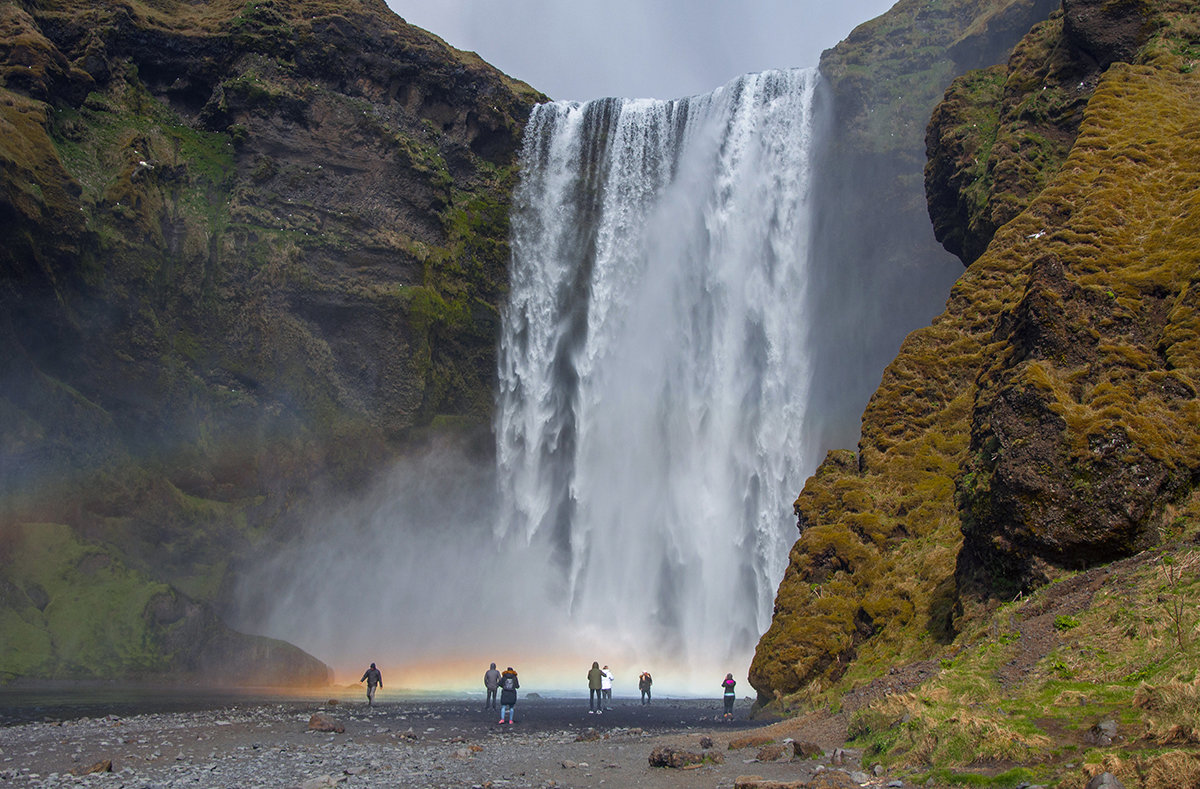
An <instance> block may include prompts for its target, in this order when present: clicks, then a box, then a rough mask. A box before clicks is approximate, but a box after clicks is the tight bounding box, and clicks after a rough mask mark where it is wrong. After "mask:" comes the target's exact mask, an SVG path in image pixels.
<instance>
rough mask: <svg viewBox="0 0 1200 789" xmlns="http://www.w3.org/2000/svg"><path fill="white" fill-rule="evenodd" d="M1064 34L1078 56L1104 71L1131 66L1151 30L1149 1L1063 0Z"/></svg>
mask: <svg viewBox="0 0 1200 789" xmlns="http://www.w3.org/2000/svg"><path fill="white" fill-rule="evenodd" d="M1062 9H1063V35H1064V37H1065V38H1066V41H1067V43H1069V44H1070V45H1071V47H1072V48H1074V49H1075V50H1076V51H1077V52H1078V53H1080V54H1081V55H1083V56H1084V57H1085V58H1088V59H1090V60H1092V61H1094V62H1095V64H1096V67H1097V68H1099V69H1101V70H1103V69H1106V68H1108V67H1109V66H1111V65H1112V64H1113V63H1116V62H1118V61H1120V62H1124V63H1128V62H1130V61H1131V60H1132V59H1133V58H1134V56H1135V55H1136V54H1137V51H1138V49H1140V48H1141V47H1142V45H1143V44H1145V43H1146V41H1147V39H1148V38H1149V37H1150V32H1151V30H1152V22H1151V19H1152V17H1153V15H1154V11H1155V4H1154V3H1152V2H1150V1H1149V0H1115V2H1114V0H1063V3H1062Z"/></svg>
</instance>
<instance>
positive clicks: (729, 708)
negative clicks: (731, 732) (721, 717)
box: [721, 674, 737, 720]
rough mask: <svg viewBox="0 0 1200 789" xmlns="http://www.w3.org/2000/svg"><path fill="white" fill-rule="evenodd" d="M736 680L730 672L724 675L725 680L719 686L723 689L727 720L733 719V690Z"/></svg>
mask: <svg viewBox="0 0 1200 789" xmlns="http://www.w3.org/2000/svg"><path fill="white" fill-rule="evenodd" d="M735 685H737V682H736V681H734V679H733V675H732V674H726V675H725V681H724V682H722V683H721V688H722V689H724V691H725V717H726V718H727V719H729V720H732V719H733V700H734V698H735V697H736V696H735V694H734V691H733V688H734V686H735Z"/></svg>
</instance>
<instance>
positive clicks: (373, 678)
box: [359, 663, 383, 707]
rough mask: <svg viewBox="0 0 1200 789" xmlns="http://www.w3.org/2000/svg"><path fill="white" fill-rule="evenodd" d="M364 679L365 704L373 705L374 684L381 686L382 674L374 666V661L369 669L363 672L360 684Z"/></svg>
mask: <svg viewBox="0 0 1200 789" xmlns="http://www.w3.org/2000/svg"><path fill="white" fill-rule="evenodd" d="M364 681H365V682H366V683H367V706H368V707H373V706H375V686H376V685H378V686H379V687H381V688H382V687H383V675H382V674H380V673H379V669H377V668H375V664H374V663H372V664H371V667H370V668H369V669H367V670H366V671H364V672H363V675H362V679H360V680H359V683H360V684H361V683H362V682H364Z"/></svg>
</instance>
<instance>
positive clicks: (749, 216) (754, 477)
mask: <svg viewBox="0 0 1200 789" xmlns="http://www.w3.org/2000/svg"><path fill="white" fill-rule="evenodd" d="M817 79H818V76H817V72H816V71H815V70H792V71H772V72H764V73H759V74H751V75H747V76H744V77H741V78H739V79H737V80H735V81H733V82H731V83H730V84H728V85H726V86H724V87H722V88H719V89H718V90H716V91H714V92H713V93H711V94H709V95H707V96H700V97H692V98H688V99H682V100H677V101H654V100H621V99H604V100H599V101H592V102H588V103H586V104H576V103H551V104H544V105H540V106H538V107H537V108H536V109H535V110H534V112H533V116H532V117H531V119H530V122H529V125H528V127H527V130H526V132H525V148H524V151H523V154H522V173H523V176H522V181H521V184H520V186H519V188H518V190H517V193H516V195H515V206H514V211H513V216H512V245H513V267H512V286H511V288H512V289H511V293H510V299H509V303H508V305H507V308H506V310H505V314H504V326H503V330H502V337H501V345H500V362H499V364H500V367H499V380H500V389H499V394H498V409H497V411H498V413H497V417H496V419H497V425H496V428H497V430H496V432H497V451H498V478H499V485H500V506H501V512H500V515H499V520H498V523H497V534H498V537H499V538H501V539H502V540H503V541H506V542H507V543H508V544H509V545H510V547H515V546H530V547H533V546H540V547H543V548H546V549H547V550H548V551H549V554H550V555H551V556H552V557H553V558H552V560H551V563H552V565H553V566H552V567H551V568H550V570H549V573H550V579H549V583H550V584H551V586H552V590H551V591H552V594H553V595H554V596H555V599H559V600H562V601H564V605H565V606H566V607H567V608H568V610H569V614H570V618H571V621H572V622H573V623H574V625H575V626H578V627H580V628H582V633H581V635H590V636H591V638H589V639H587V640H589V641H593V642H598V643H605V644H607V645H608V647H609V648H610V649H611V650H612V652H611V653H612V654H621V655H622V656H625V658H626V659H627V660H630V661H637V664H636V665H642V664H644V665H662V664H664V663H670V664H672V665H673V666H676V667H678V670H677V673H678V672H684V673H686V670H685V669H684V668H683V667H685V666H686V667H688V669H689V670H692V671H694V673H695V681H694V682H691V681H685V682H684V683H681V684H686V685H691V686H698V687H707V685H711V684H713V676H717V677H718V680H719V677H720V676H723V674H721V673H720V671H723V670H724V669H723V668H722V667H724V666H732V668H731V669H730V670H737V669H741V668H742V667H744V666H745V665H747V664H748V662H749V657H750V655H751V654H752V652H753V648H754V645H755V643H756V641H757V639H758V637H759V635H760V634H761V633H762V632H763V631H764V630H765V629H766V628H767V626H768V625H769V623H770V617H771V611H772V603H773V600H774V595H775V591H776V587H777V586H778V583H779V581H780V579H781V578H782V575H783V570H784V568H785V567H786V562H787V554H788V548H789V547H790V545H791V543H792V542H793V541H794V539H795V536H796V532H795V517H794V515H793V514H792V511H791V502H792V500H793V499H794V498H795V496H796V494H797V493H798V492H799V490H800V488H801V487H802V485H803V482H804V479H805V477H806V476H807V474H809V473H811V471H812V469H813V468H814V467H815V465H816V460H817V459H818V458H817V457H815V455H816V453H817V450H818V448H816V447H812V446H810V445H809V444H810V443H811V442H806V440H805V437H806V431H807V430H808V428H809V420H810V416H809V414H808V413H807V408H806V402H807V399H808V392H809V381H810V377H809V369H810V365H809V363H808V359H809V356H810V350H809V342H808V338H807V330H806V321H805V310H806V294H805V287H806V271H807V268H808V263H809V260H808V255H809V253H808V249H809V243H808V242H809V227H810V213H811V212H810V198H811V195H810V180H811V178H810V172H811V163H810V158H809V157H810V151H811V148H812V142H813V141H812V138H813V122H812V98H813V94H814V90H815V87H816V82H817ZM626 665H627V666H630V665H631V664H630V663H626ZM714 672H717V673H715V674H714ZM680 679H682V677H680Z"/></svg>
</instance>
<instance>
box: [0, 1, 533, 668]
mask: <svg viewBox="0 0 1200 789" xmlns="http://www.w3.org/2000/svg"><path fill="white" fill-rule="evenodd" d="M539 98H541V97H540V96H539V94H537V93H535V92H534V91H533V90H531V89H530V88H528V86H525V85H523V84H521V83H517V82H514V81H512V80H510V79H508V78H507V77H505V76H503V75H502V74H500V73H499V72H497V71H496V70H495V69H493V68H491V67H490V66H488V65H487V64H486V63H483V62H482V61H481V60H479V58H478V57H476V56H475V55H474V54H472V53H463V52H458V51H456V50H453V49H452V48H450V47H448V46H447V45H446V44H445V43H443V42H442V41H441V40H439V39H437V38H436V37H434V36H432V35H430V34H428V33H425V32H424V31H421V30H418V29H416V28H413V27H410V26H408V25H407V24H405V23H404V21H403V20H401V19H400V18H398V17H396V16H395V15H394V14H393V13H392V12H391V11H389V10H388V9H387V7H386V6H385V5H384V3H383V2H382V0H353V1H352V2H349V3H331V2H322V1H321V0H300V1H299V2H276V0H250V1H249V2H245V1H243V0H221V1H220V2H211V3H201V4H196V3H188V2H182V1H176V0H166V2H155V3H145V2H141V0H121V1H120V2H114V3H106V4H101V5H97V4H94V3H87V2H74V1H67V2H55V3H37V2H7V3H4V4H2V5H0V314H2V315H3V317H0V342H2V343H3V345H4V347H5V348H6V353H4V354H2V355H0V380H2V381H3V384H4V385H3V389H2V391H0V414H3V418H2V419H0V480H2V482H0V502H2V505H0V506H2V509H0V515H2V517H3V524H2V528H3V531H2V532H0V536H2V539H0V562H2V563H3V573H0V577H3V578H4V579H5V590H4V594H3V602H2V604H0V617H3V618H4V621H5V623H6V624H5V631H6V632H10V631H9V630H8V625H9V624H14V625H15V624H16V623H18V622H19V623H20V626H21V627H22V629H23V631H24V632H27V633H29V634H30V638H31V639H32V640H29V641H27V642H26V644H27V647H28V648H24V649H23V650H22V655H21V657H20V659H19V660H18V659H17V658H16V657H14V656H12V655H11V654H10V652H9V650H8V648H7V646H6V647H5V648H0V678H2V677H4V676H12V675H14V674H24V673H39V674H41V675H43V676H44V675H47V674H49V675H55V674H57V673H62V674H70V675H72V676H79V671H81V670H82V671H84V673H85V674H86V673H87V672H88V670H89V669H88V668H87V667H86V666H84V668H82V669H81V668H80V666H79V665H78V663H77V662H75V661H74V659H73V658H72V656H71V655H70V654H69V649H67V648H66V647H63V646H62V645H64V644H68V643H73V642H71V641H70V640H69V639H64V638H61V637H60V636H61V635H62V633H61V631H60V628H61V627H63V626H65V625H63V623H62V621H61V620H60V619H56V618H55V617H53V616H51V614H50V613H48V612H52V611H54V610H55V608H56V607H57V606H59V605H61V604H62V601H63V600H65V599H67V597H69V595H70V594H71V589H72V588H73V587H72V586H71V583H72V582H71V581H70V580H69V579H71V578H74V577H75V575H74V573H75V570H74V569H73V568H59V569H55V568H51V570H49V571H48V572H49V573H50V574H51V575H53V578H51V579H45V578H40V577H39V573H41V572H42V570H40V569H37V568H33V569H30V568H24V567H19V566H16V565H15V564H14V563H13V560H12V557H13V556H14V555H18V554H21V553H22V552H29V551H38V550H40V547H39V546H40V545H41V544H42V542H44V540H45V539H49V538H48V537H47V536H46V535H45V534H42V533H41V532H42V531H44V530H45V529H44V527H43V526H41V524H61V525H63V526H66V527H68V530H69V538H67V537H64V538H63V539H69V540H70V541H71V542H73V543H77V544H78V545H79V546H81V548H80V549H81V550H85V551H88V552H98V553H99V554H103V555H104V556H106V557H108V561H110V562H111V563H112V565H113V566H114V567H116V566H118V565H119V566H120V567H121V568H122V573H124V575H123V576H122V577H123V578H124V579H125V580H124V582H123V583H122V584H121V585H120V586H119V589H120V590H123V591H121V593H120V594H119V595H118V589H117V588H116V587H114V589H112V590H110V592H111V593H112V594H113V595H117V596H118V597H120V602H119V603H117V604H118V605H120V606H122V607H123V610H127V611H129V612H131V613H130V617H131V619H130V621H131V622H139V623H141V624H139V625H136V626H134V625H131V627H133V630H132V631H130V632H125V633H114V634H112V635H111V636H110V637H109V638H110V640H111V641H114V642H115V641H123V640H129V639H132V640H134V641H139V640H141V641H145V643H147V644H149V645H150V646H149V647H147V650H146V654H145V655H143V656H141V657H139V658H137V659H133V658H130V659H129V660H126V661H124V662H123V661H122V659H116V658H114V660H113V661H111V662H105V664H104V665H103V666H96V667H93V668H92V669H91V671H92V673H94V674H95V675H98V676H118V675H122V674H123V673H128V672H132V673H137V674H143V673H145V671H146V670H147V669H146V665H147V664H152V665H153V666H155V667H157V668H156V669H151V670H161V671H169V670H173V669H180V670H184V669H188V670H191V669H193V668H195V669H197V670H199V668H198V667H200V666H201V665H209V664H211V663H212V662H213V658H214V653H213V652H212V651H211V650H210V651H208V652H205V651H204V650H199V649H198V647H197V646H196V643H195V642H193V641H185V642H175V641H172V637H171V634H170V632H169V631H170V630H171V628H172V627H176V625H168V624H164V623H163V622H161V621H159V620H158V619H156V618H155V617H154V616H149V615H147V616H142V615H141V613H140V612H141V611H142V610H143V609H142V606H143V605H144V603H145V602H146V600H145V599H144V598H145V597H146V594H145V593H146V591H147V590H148V589H150V588H157V587H156V586H155V585H166V587H167V588H168V590H169V592H170V594H173V595H177V596H179V598H180V599H186V600H188V601H191V603H189V605H191V604H194V605H195V606H196V608H195V609H194V611H195V614H194V616H195V617H199V618H198V619H194V621H195V622H196V623H197V626H199V625H200V624H203V627H204V629H206V630H207V629H210V627H217V626H219V617H218V615H217V612H218V611H219V608H220V604H221V602H222V589H223V588H224V586H225V581H226V580H227V578H228V576H229V572H230V568H231V567H232V566H234V565H236V562H237V561H238V557H241V556H245V555H247V554H248V552H250V551H254V550H262V549H264V548H265V546H268V545H269V544H270V543H271V541H272V540H275V539H277V538H282V537H283V536H284V535H285V531H286V529H287V528H288V519H291V518H295V517H296V514H297V513H298V512H300V511H302V510H303V508H304V506H305V502H306V501H308V500H310V499H311V497H312V496H314V495H320V493H321V492H322V491H326V490H330V489H335V490H336V489H345V488H353V487H354V486H355V485H358V484H363V483H364V482H366V481H367V480H368V479H369V478H370V469H371V467H372V466H373V465H375V464H378V463H380V462H382V461H385V460H386V459H387V458H388V457H391V456H393V455H395V454H396V453H397V452H399V451H401V450H402V448H403V447H404V446H405V445H407V444H410V443H411V442H413V441H416V440H421V439H422V438H423V436H425V435H427V434H428V433H429V432H430V430H431V429H432V430H435V431H440V432H442V433H444V432H445V429H447V428H449V429H456V430H459V431H460V432H463V433H465V434H466V435H468V436H469V435H471V431H475V432H476V433H477V434H481V435H482V434H484V433H485V432H486V428H487V425H488V424H489V423H490V411H491V407H492V406H491V398H492V391H493V378H494V375H495V366H496V365H495V333H496V326H497V324H498V305H499V301H500V298H501V294H502V293H503V292H504V290H505V287H506V266H507V259H508V252H507V217H508V200H509V194H510V193H511V188H512V184H513V179H514V178H515V159H516V153H517V147H518V145H519V141H520V134H521V130H522V126H523V124H524V121H525V119H526V117H527V115H528V112H529V109H530V107H531V106H532V104H533V102H534V101H536V100H538V99H539ZM45 528H49V527H45ZM55 534H57V532H55ZM54 539H58V537H57V536H56V537H55V538H54ZM36 588H41V589H43V590H44V591H45V594H47V595H49V597H50V598H51V599H50V600H49V602H48V603H47V604H45V605H39V604H38V600H37V599H35V598H36V597H37V594H36V593H35V592H31V590H34V589H36ZM31 594H32V596H31ZM189 610H192V609H189ZM133 612H137V614H136V615H134V613H133ZM187 619H188V617H183V618H182V619H181V620H179V621H185V620H187ZM222 627H223V626H222ZM214 632H215V631H214ZM33 633H40V634H41V635H40V636H39V637H38V638H33V637H32V634H33ZM5 640H6V641H7V639H5ZM168 642H170V643H172V644H174V646H172V648H171V650H169V651H162V650H164V649H165V646H164V645H166V644H167V643H168ZM235 642H236V643H240V641H239V640H238V639H237V638H235V637H234V636H229V637H228V638H225V639H224V640H222V639H220V638H213V639H207V640H204V641H203V643H206V644H209V645H210V646H213V645H216V644H219V643H225V644H226V645H227V646H229V648H230V649H233V651H234V652H235V653H236V654H232V653H231V657H230V659H231V661H232V663H233V664H234V665H241V664H240V663H239V661H240V660H241V658H240V657H238V655H241V654H242V653H243V650H241V648H240V647H238V648H234V646H233V645H234V644H235ZM38 644H40V645H43V647H44V648H38V647H36V646H34V645H38ZM108 647H111V648H112V649H111V651H112V653H113V654H114V655H120V654H124V652H123V649H124V647H122V646H121V645H120V644H117V643H110V644H108ZM156 650H157V651H156ZM268 651H269V650H268ZM10 658H11V659H10ZM143 658H144V659H143ZM217 662H219V661H217ZM283 663H287V661H286V660H285V661H283ZM301 673H302V674H303V673H305V672H304V671H302V672H301Z"/></svg>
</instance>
